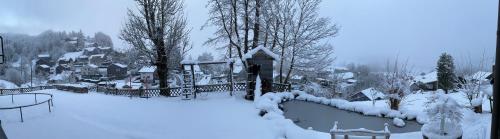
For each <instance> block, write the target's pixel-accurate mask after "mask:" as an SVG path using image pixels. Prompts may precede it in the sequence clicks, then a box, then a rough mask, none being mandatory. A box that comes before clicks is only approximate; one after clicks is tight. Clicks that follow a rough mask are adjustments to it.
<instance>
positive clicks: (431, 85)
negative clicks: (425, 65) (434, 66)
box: [410, 71, 438, 91]
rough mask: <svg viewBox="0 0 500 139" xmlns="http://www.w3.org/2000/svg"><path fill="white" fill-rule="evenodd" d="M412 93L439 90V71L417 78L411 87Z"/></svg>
mask: <svg viewBox="0 0 500 139" xmlns="http://www.w3.org/2000/svg"><path fill="white" fill-rule="evenodd" d="M410 89H411V91H418V90H422V91H435V90H437V89H438V82H437V71H433V72H430V73H427V74H424V73H423V74H420V75H419V76H415V78H414V80H413V83H412V84H411V85H410Z"/></svg>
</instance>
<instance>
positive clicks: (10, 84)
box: [0, 80, 19, 89]
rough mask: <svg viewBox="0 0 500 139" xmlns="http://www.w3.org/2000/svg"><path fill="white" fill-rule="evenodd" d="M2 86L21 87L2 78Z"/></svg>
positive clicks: (5, 87)
mask: <svg viewBox="0 0 500 139" xmlns="http://www.w3.org/2000/svg"><path fill="white" fill-rule="evenodd" d="M0 88H1V89H16V88H19V86H17V85H16V84H14V83H12V82H9V81H6V80H0Z"/></svg>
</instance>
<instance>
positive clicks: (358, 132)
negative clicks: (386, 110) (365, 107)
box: [330, 121, 391, 139]
mask: <svg viewBox="0 0 500 139" xmlns="http://www.w3.org/2000/svg"><path fill="white" fill-rule="evenodd" d="M337 124H338V122H337V121H335V125H334V126H333V128H332V129H331V130H330V135H331V136H332V139H335V138H336V135H343V136H344V139H349V136H364V137H372V139H375V138H377V137H378V136H383V137H384V138H385V139H389V138H390V137H391V131H389V128H388V126H389V125H388V124H387V123H385V124H384V130H381V131H373V130H367V129H363V128H361V129H339V128H338V125H337Z"/></svg>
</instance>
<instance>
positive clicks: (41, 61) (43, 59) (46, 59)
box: [35, 54, 55, 66]
mask: <svg viewBox="0 0 500 139" xmlns="http://www.w3.org/2000/svg"><path fill="white" fill-rule="evenodd" d="M51 59H52V58H51V57H50V55H49V54H40V55H38V60H37V61H36V63H35V64H36V65H38V66H39V65H47V66H54V64H55V63H54V62H52V60H51Z"/></svg>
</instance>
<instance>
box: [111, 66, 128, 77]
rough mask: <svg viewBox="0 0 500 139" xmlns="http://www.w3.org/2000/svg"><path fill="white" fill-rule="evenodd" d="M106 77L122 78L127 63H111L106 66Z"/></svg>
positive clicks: (125, 73)
mask: <svg viewBox="0 0 500 139" xmlns="http://www.w3.org/2000/svg"><path fill="white" fill-rule="evenodd" d="M107 73H108V77H109V78H112V79H123V78H126V77H127V65H123V64H120V63H113V64H111V65H109V66H108V69H107Z"/></svg>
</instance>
